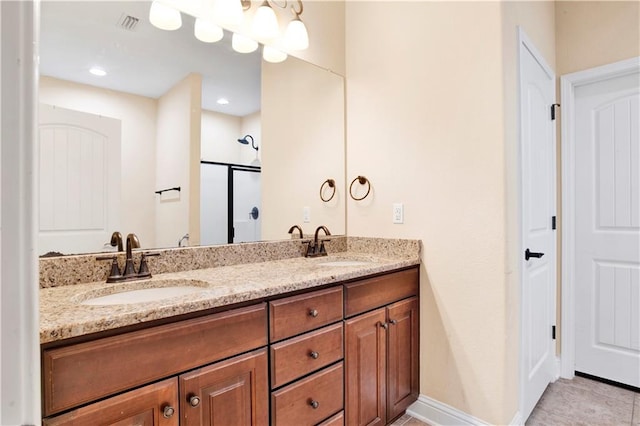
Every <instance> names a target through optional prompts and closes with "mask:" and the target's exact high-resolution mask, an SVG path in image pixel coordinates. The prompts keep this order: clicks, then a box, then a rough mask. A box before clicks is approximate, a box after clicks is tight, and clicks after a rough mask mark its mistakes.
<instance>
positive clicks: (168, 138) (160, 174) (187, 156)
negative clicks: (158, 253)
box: [155, 74, 202, 247]
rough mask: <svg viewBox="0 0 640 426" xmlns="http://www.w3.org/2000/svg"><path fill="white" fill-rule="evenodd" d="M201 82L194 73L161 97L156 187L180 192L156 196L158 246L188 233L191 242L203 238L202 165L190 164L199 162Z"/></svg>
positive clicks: (159, 100)
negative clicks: (201, 224)
mask: <svg viewBox="0 0 640 426" xmlns="http://www.w3.org/2000/svg"><path fill="white" fill-rule="evenodd" d="M201 85H202V78H201V77H200V75H197V74H191V75H189V76H188V77H186V78H185V79H184V80H182V81H181V82H179V83H177V84H176V85H175V86H174V87H173V88H171V89H170V90H169V91H168V92H167V93H165V94H164V95H163V96H161V97H160V99H158V121H157V160H156V170H155V176H156V187H157V189H158V190H160V189H166V188H173V187H176V186H180V187H181V191H180V192H176V191H171V192H167V193H164V194H162V195H156V246H157V247H172V246H176V245H177V244H178V240H179V239H180V238H181V237H182V236H183V235H184V234H186V233H189V235H190V237H191V238H190V239H189V243H190V244H191V245H196V244H198V242H199V240H200V167H199V166H197V167H191V164H195V165H199V164H200V120H201V115H202V114H201V110H200V105H201V98H200V96H201V92H202V89H201ZM194 204H195V205H194ZM196 224H197V227H195V226H196Z"/></svg>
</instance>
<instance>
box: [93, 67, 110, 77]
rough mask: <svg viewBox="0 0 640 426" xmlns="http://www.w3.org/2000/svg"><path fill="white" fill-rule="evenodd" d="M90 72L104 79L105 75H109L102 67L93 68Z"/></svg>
mask: <svg viewBox="0 0 640 426" xmlns="http://www.w3.org/2000/svg"><path fill="white" fill-rule="evenodd" d="M89 72H90V73H91V74H93V75H96V76H98V77H104V76H105V75H107V72H106V71H105V70H103V69H102V68H100V67H91V68H89Z"/></svg>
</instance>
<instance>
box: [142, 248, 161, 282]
mask: <svg viewBox="0 0 640 426" xmlns="http://www.w3.org/2000/svg"><path fill="white" fill-rule="evenodd" d="M149 256H160V253H144V252H143V253H142V256H141V257H140V268H139V269H138V277H140V278H151V271H149V264H148V263H147V257H149Z"/></svg>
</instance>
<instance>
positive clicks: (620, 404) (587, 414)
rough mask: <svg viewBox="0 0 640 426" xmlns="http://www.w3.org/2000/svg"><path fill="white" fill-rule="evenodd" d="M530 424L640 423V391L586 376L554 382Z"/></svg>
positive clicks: (535, 409) (612, 424)
mask: <svg viewBox="0 0 640 426" xmlns="http://www.w3.org/2000/svg"><path fill="white" fill-rule="evenodd" d="M526 425H527V426H538V425H540V426H542V425H545V426H547V425H553V426H565V425H566V426H581V425H585V426H586V425H589V426H592V425H603V426H605V425H606V426H610V425H611V426H614V425H625V426H630V425H632V426H640V393H636V392H633V391H630V390H626V389H622V388H619V387H616V386H611V385H607V384H605V383H601V382H597V381H595V380H590V379H586V378H584V377H575V378H574V379H572V380H566V379H558V380H557V381H556V382H555V383H551V384H550V385H549V387H548V388H547V390H546V391H544V393H543V394H542V398H540V401H538V405H536V407H535V408H534V410H533V413H531V416H529V419H528V420H527V422H526Z"/></svg>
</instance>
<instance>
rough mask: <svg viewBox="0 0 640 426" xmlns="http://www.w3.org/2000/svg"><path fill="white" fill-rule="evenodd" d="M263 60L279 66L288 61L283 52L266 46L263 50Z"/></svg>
mask: <svg viewBox="0 0 640 426" xmlns="http://www.w3.org/2000/svg"><path fill="white" fill-rule="evenodd" d="M262 59H264V60H265V61H267V62H271V63H274V64H277V63H278V62H282V61H284V60H285V59H287V54H286V53H284V52H283V51H281V50H278V49H276V48H274V47H271V46H264V47H263V48H262Z"/></svg>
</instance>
